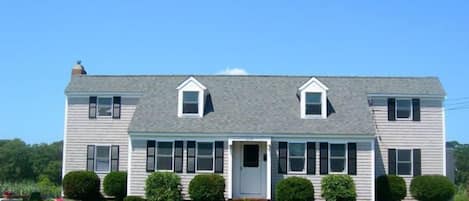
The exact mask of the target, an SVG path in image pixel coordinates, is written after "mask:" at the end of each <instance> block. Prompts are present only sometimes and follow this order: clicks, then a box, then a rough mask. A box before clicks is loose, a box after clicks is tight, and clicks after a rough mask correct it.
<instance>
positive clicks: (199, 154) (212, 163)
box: [195, 142, 215, 172]
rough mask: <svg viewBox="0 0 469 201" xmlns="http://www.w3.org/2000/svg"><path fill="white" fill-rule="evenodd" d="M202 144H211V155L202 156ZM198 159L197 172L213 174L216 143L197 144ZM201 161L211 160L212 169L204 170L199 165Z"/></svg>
mask: <svg viewBox="0 0 469 201" xmlns="http://www.w3.org/2000/svg"><path fill="white" fill-rule="evenodd" d="M201 144H210V145H211V151H210V154H201V153H200V152H201V151H200V150H199V149H200V147H201V146H200V145H201ZM195 156H196V158H195V161H196V168H195V169H196V171H197V172H213V171H214V169H215V168H214V167H215V143H214V142H197V143H196V154H195ZM199 159H202V160H204V159H205V160H207V159H210V160H211V167H210V168H202V167H201V165H200V164H199Z"/></svg>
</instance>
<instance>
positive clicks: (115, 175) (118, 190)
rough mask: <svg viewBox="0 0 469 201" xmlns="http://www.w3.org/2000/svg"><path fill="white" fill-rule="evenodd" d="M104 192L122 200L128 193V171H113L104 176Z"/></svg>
mask: <svg viewBox="0 0 469 201" xmlns="http://www.w3.org/2000/svg"><path fill="white" fill-rule="evenodd" d="M103 187H104V193H106V195H109V196H114V197H115V198H116V199H117V200H122V199H124V197H125V196H126V195H127V173H126V172H111V173H109V174H107V175H106V177H104V182H103Z"/></svg>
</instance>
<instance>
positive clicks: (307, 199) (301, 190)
mask: <svg viewBox="0 0 469 201" xmlns="http://www.w3.org/2000/svg"><path fill="white" fill-rule="evenodd" d="M275 198H276V199H277V200H279V201H313V200H314V188H313V184H312V183H311V181H309V180H308V179H305V178H301V177H289V178H286V179H283V180H281V181H280V182H278V184H277V186H276V187H275Z"/></svg>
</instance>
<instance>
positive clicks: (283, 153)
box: [278, 142, 288, 174]
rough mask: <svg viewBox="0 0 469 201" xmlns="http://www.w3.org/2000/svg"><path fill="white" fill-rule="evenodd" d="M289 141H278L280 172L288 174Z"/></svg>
mask: <svg viewBox="0 0 469 201" xmlns="http://www.w3.org/2000/svg"><path fill="white" fill-rule="evenodd" d="M287 148H288V144H287V142H279V143H278V173H279V174H287Z"/></svg>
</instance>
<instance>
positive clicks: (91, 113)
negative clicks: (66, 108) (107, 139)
mask: <svg viewBox="0 0 469 201" xmlns="http://www.w3.org/2000/svg"><path fill="white" fill-rule="evenodd" d="M97 101H98V98H97V97H96V96H90V102H89V104H90V106H89V110H88V118H90V119H96V103H97Z"/></svg>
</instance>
